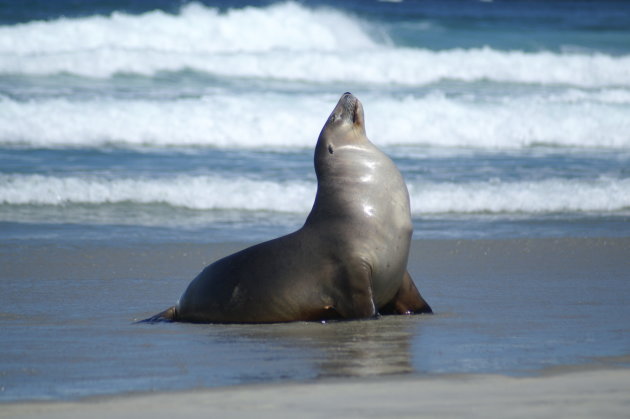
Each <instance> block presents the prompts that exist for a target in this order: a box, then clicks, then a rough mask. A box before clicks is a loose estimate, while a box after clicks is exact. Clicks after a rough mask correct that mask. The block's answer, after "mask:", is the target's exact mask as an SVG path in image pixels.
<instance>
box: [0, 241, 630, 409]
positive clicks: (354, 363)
mask: <svg viewBox="0 0 630 419" xmlns="http://www.w3.org/2000/svg"><path fill="white" fill-rule="evenodd" d="M244 246H245V245H244V244H239V243H232V244H226V243H221V244H208V245H200V244H190V243H184V244H181V243H169V244H158V243H151V244H142V243H139V244H124V245H120V244H115V243H112V244H111V245H102V244H98V245H86V244H85V243H84V244H77V245H76V246H72V245H63V246H62V245H57V244H45V243H39V244H36V243H35V244H34V243H23V242H22V243H13V244H3V245H0V266H2V270H1V272H0V275H1V280H2V281H1V282H0V284H1V285H2V292H1V293H0V306H1V307H2V309H0V329H1V330H2V334H0V402H2V404H1V405H0V415H5V417H12V416H17V417H29V415H31V416H33V417H38V416H40V417H41V416H48V417H54V416H51V415H52V414H55V412H59V413H58V414H59V416H64V417H66V416H69V417H72V415H74V414H76V415H77V416H79V415H81V416H83V415H87V414H89V415H90V416H95V417H100V416H99V415H105V414H108V415H109V414H110V413H111V411H114V412H117V413H125V412H136V411H137V410H142V411H146V412H148V413H147V414H151V415H152V416H157V417H160V416H161V415H162V414H163V415H164V416H166V414H169V416H170V415H171V414H173V413H175V412H176V411H178V410H184V411H185V410H186V409H190V410H191V412H192V413H194V412H195V411H197V412H202V411H203V412H204V414H205V413H207V412H206V410H207V409H210V410H208V411H209V412H219V411H218V410H212V409H222V408H223V407H222V406H225V409H228V413H229V411H232V410H230V409H234V410H233V414H234V415H237V413H239V412H241V413H243V415H245V414H247V413H249V412H258V411H259V410H260V415H263V414H267V410H265V409H264V408H263V407H264V406H269V409H270V410H269V412H271V413H269V415H271V414H276V413H278V412H286V413H287V415H288V414H289V413H294V412H298V411H299V412H301V413H304V412H306V413H309V414H312V415H314V416H317V415H320V416H323V415H324V414H334V411H340V412H342V413H343V414H346V413H347V414H349V415H354V416H357V417H358V416H369V415H368V413H370V412H372V411H373V412H374V415H382V414H383V413H384V411H383V410H382V409H393V407H395V406H400V409H401V410H400V414H401V415H402V416H404V415H408V416H414V415H415V413H414V412H416V411H417V410H418V409H420V411H425V410H426V411H427V412H431V411H432V410H431V409H439V411H440V412H442V414H443V415H444V416H449V415H450V416H459V415H458V412H466V414H467V415H469V414H472V413H470V412H471V411H473V410H474V409H473V410H471V409H469V408H468V407H467V406H468V405H473V406H478V408H479V409H480V410H479V412H481V413H480V414H479V416H481V415H482V414H484V413H485V414H490V413H492V410H488V409H491V408H493V407H494V408H495V409H496V412H503V411H504V410H505V409H511V410H510V412H512V411H513V412H516V413H520V412H525V413H527V412H533V413H534V416H536V412H538V410H536V409H542V408H543V407H547V408H549V409H551V410H544V412H555V411H557V409H561V408H564V409H567V410H566V412H568V413H573V412H574V411H577V410H580V409H582V408H583V409H587V410H584V411H585V412H592V410H588V409H595V408H596V409H601V411H602V412H609V411H608V410H605V409H604V407H606V406H607V405H608V404H610V406H612V407H611V409H612V410H611V411H610V413H611V415H613V413H615V412H617V410H615V409H617V407H618V406H620V405H623V404H624V403H625V405H627V404H628V396H627V395H628V394H630V392H628V391H627V389H628V387H627V384H623V383H622V382H624V381H625V383H628V382H630V380H629V378H630V377H629V376H628V370H626V369H623V368H624V367H628V366H629V365H630V362H629V360H628V359H627V355H628V354H630V325H629V324H628V321H627V319H628V318H630V257H629V255H630V238H614V239H610V238H562V239H506V240H463V241H457V240H420V241H414V242H413V245H412V248H411V254H410V260H409V271H410V272H411V274H412V276H413V277H414V279H415V281H416V282H417V284H418V286H419V288H420V290H421V291H422V292H423V294H424V295H425V297H426V298H427V299H428V301H429V302H430V303H431V304H432V306H433V308H434V310H435V311H436V314H435V315H433V316H412V317H406V316H386V317H383V318H381V319H379V320H371V321H356V322H339V323H329V324H319V323H292V324H278V325H190V324H160V325H146V324H144V325H138V324H134V323H133V321H134V320H135V319H142V318H144V317H147V316H149V315H152V314H154V313H156V312H157V311H159V310H162V309H163V308H165V307H167V306H168V305H171V304H173V303H174V302H175V301H176V299H177V298H178V296H179V295H180V293H181V292H182V291H183V289H184V288H185V286H186V285H187V284H188V282H189V281H190V280H191V279H192V278H193V277H194V276H195V275H196V274H197V273H198V272H199V271H200V270H201V269H202V268H203V267H204V266H205V265H206V264H207V263H210V262H211V261H212V260H214V259H216V258H218V257H221V256H223V255H225V254H229V253H231V252H233V251H235V250H238V249H240V248H242V247H244ZM606 357H621V358H615V359H616V360H615V361H614V362H608V361H606V362H604V361H602V360H603V359H606ZM624 357H625V358H624ZM567 365H577V366H578V367H577V371H573V368H569V369H570V370H571V371H570V372H568V371H567V369H568V368H567V367H566V366H567ZM587 367H588V368H591V367H597V368H600V369H599V370H588V371H585V370H584V369H585V368H587ZM550 368H551V369H558V370H559V371H561V373H558V371H556V372H554V374H551V375H547V374H546V373H545V371H548V370H549V369H550ZM339 380H341V381H339ZM299 383H301V384H299ZM304 383H306V384H304ZM622 384H623V385H622ZM195 389H197V390H195ZM202 389H205V390H202ZM508 390H509V391H508ZM621 390H624V391H621ZM165 392H166V393H165ZM158 394H159V395H158ZM288 394H292V396H291V397H290V398H289V397H285V396H286V395H288ZM380 394H382V395H383V396H382V397H378V396H377V395H380ZM364 395H366V396H364ZM369 395H371V396H369ZM622 395H623V397H622ZM94 397H110V398H107V399H105V398H94ZM45 400H52V401H53V402H52V403H51V402H49V401H45ZM267 400H268V402H267ZM292 400H296V401H295V402H293V401H292ZM389 400H391V402H390V401H389ZM75 401H79V402H78V403H75ZM329 402H330V403H329ZM14 403H18V404H14ZM382 403H385V404H382ZM239 406H240V407H239ZM381 406H383V407H381ZM519 406H520V407H522V408H523V409H524V410H518V409H520V407H519ZM237 408H238V409H244V410H243V411H240V410H236V409H237ZM578 408H579V409H578ZM50 409H52V410H50ZM64 409H65V410H64ZM90 409H92V410H90ZM99 409H102V411H99ZM248 409H249V410H248ZM274 409H275V410H274ZM292 409H293V410H292ZM362 409H364V410H362ZM423 409H424V410H423ZM484 409H485V410H484ZM515 409H516V410H515ZM528 409H529V410H528ZM580 411H582V410H580ZM234 412H236V413H234ZM475 412H476V411H475ZM475 412H473V413H474V414H476V413H475ZM563 412H564V411H563ZM525 413H523V415H525ZM568 413H567V414H563V416H568ZM129 414H131V413H129ZM143 414H144V413H143ZM257 415H258V413H257ZM335 416H341V414H335ZM388 416H394V415H393V414H392V415H388ZM503 416H506V415H503ZM521 416H522V415H521ZM591 416H592V417H594V416H596V417H605V416H602V415H599V414H597V415H595V414H593V415H591ZM613 416H614V415H613ZM140 417H142V415H140Z"/></svg>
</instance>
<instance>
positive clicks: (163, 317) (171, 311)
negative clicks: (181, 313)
mask: <svg viewBox="0 0 630 419" xmlns="http://www.w3.org/2000/svg"><path fill="white" fill-rule="evenodd" d="M174 321H177V307H176V306H173V307H169V308H167V309H166V310H164V311H162V312H161V313H158V314H156V315H155V316H152V317H149V318H148V319H144V320H140V321H139V322H138V323H158V322H174Z"/></svg>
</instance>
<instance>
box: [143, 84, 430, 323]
mask: <svg viewBox="0 0 630 419" xmlns="http://www.w3.org/2000/svg"><path fill="white" fill-rule="evenodd" d="M315 172H316V174H317V195H316V197H315V203H314V204H313V208H312V210H311V212H310V214H309V215H308V217H307V219H306V222H305V223H304V226H303V227H302V228H300V229H299V230H297V231H295V232H294V233H291V234H288V235H286V236H283V237H279V238H277V239H274V240H270V241H267V242H264V243H260V244H258V245H255V246H252V247H249V248H247V249H244V250H242V251H240V252H237V253H234V254H232V255H230V256H227V257H225V258H223V259H220V260H218V261H216V262H214V263H212V264H211V265H209V266H208V267H206V268H205V269H204V270H203V271H202V272H201V273H200V274H199V275H198V276H197V277H196V278H195V279H193V281H192V282H191V283H190V285H189V286H188V288H187V289H186V291H184V294H183V295H182V296H181V298H180V299H179V302H178V303H177V305H176V306H174V307H171V308H169V309H167V310H165V311H163V312H161V313H159V314H157V315H155V316H153V317H152V318H150V319H147V320H148V321H160V320H172V321H186V322H200V323H267V322H287V321H298V320H302V321H309V320H328V319H362V318H369V317H374V316H377V315H378V314H411V313H431V307H429V305H428V304H427V302H426V301H425V300H424V299H423V298H422V296H421V295H420V293H419V292H418V290H417V288H416V286H415V285H414V283H413V281H412V279H411V276H410V275H409V273H408V272H407V258H408V256H409V245H410V241H411V233H412V224H411V216H410V210H409V193H408V192H407V187H406V185H405V182H404V180H403V178H402V176H401V174H400V172H399V171H398V169H397V168H396V165H395V164H394V163H393V162H392V160H391V159H390V158H389V157H387V155H385V154H384V153H383V152H381V151H380V150H379V149H378V148H376V147H375V146H374V145H373V144H372V143H371V142H370V140H368V138H367V136H366V134H365V124H364V114H363V106H362V105H361V102H359V100H358V99H357V98H355V97H354V96H353V95H352V94H351V93H345V94H343V95H342V96H341V99H339V102H338V103H337V106H335V109H334V110H333V112H332V113H331V114H330V116H329V117H328V120H327V121H326V123H325V125H324V127H323V128H322V131H321V133H320V135H319V139H318V140H317V145H316V146H315Z"/></svg>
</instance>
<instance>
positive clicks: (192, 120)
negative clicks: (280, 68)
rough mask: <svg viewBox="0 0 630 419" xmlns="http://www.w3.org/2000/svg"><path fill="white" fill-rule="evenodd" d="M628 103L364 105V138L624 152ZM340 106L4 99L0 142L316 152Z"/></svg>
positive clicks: (256, 98)
mask: <svg viewBox="0 0 630 419" xmlns="http://www.w3.org/2000/svg"><path fill="white" fill-rule="evenodd" d="M607 92H608V93H607ZM628 95H629V93H628V91H622V90H611V91H597V92H587V91H578V90H573V91H572V92H570V93H567V94H566V95H564V98H563V97H562V96H563V95H555V96H551V97H546V96H539V95H532V96H521V97H512V98H504V97H498V98H489V99H488V98H485V99H479V98H474V97H473V98H467V97H448V96H445V95H444V94H442V93H440V92H434V93H432V94H428V95H425V96H408V97H403V98H395V97H391V96H369V95H367V96H365V97H362V98H361V99H362V101H363V104H364V107H365V112H366V121H367V122H366V125H367V132H368V136H369V137H370V138H371V139H372V141H373V142H374V143H375V144H377V145H379V146H388V145H416V144H423V145H431V146H439V147H473V148H475V147H476V148H491V149H518V148H523V147H530V146H532V145H536V144H547V145H554V146H571V147H597V148H627V147H630V109H629V108H630V107H629V106H628V105H629V104H630V101H626V100H627V96H628ZM576 97H578V98H579V100H574V99H575V98H576ZM336 100H337V97H336V96H333V95H316V94H312V95H304V96H290V97H289V96H285V95H281V94H275V95H272V94H250V95H246V96H240V95H236V94H234V95H214V96H208V97H202V98H192V99H180V100H165V101H152V100H123V99H113V98H107V99H105V98H103V99H99V100H87V101H70V100H67V99H45V100H37V101H35V100H31V101H26V102H23V101H16V100H13V99H10V98H7V97H4V98H2V97H0V144H5V145H22V146H32V147H62V146H76V147H100V146H103V145H108V144H118V145H122V146H132V147H133V146H150V147H152V146H158V147H163V146H176V147H180V146H204V147H205V146H207V147H225V148H268V147H273V148H282V147H290V148H296V147H297V148H311V147H313V145H314V144H315V141H316V139H317V135H318V134H319V131H320V129H321V127H322V125H323V123H324V121H325V119H326V116H327V115H328V113H329V112H330V110H331V109H332V106H333V105H334V103H335V101H336ZM624 101H625V102H624Z"/></svg>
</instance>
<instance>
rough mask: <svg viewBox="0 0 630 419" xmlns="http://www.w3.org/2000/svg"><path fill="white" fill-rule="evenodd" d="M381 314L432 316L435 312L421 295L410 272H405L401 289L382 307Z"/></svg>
mask: <svg viewBox="0 0 630 419" xmlns="http://www.w3.org/2000/svg"><path fill="white" fill-rule="evenodd" d="M379 312H380V313H381V314H431V313H433V310H432V309H431V306H429V303H427V302H426V301H425V300H424V298H422V295H420V292H419V291H418V288H416V285H415V284H414V283H413V280H412V279H411V275H409V272H405V274H404V275H403V279H402V284H401V285H400V289H399V290H398V292H397V293H396V295H395V296H394V298H393V299H392V300H391V301H390V302H389V303H387V304H386V305H385V306H383V307H381V309H380V310H379Z"/></svg>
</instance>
